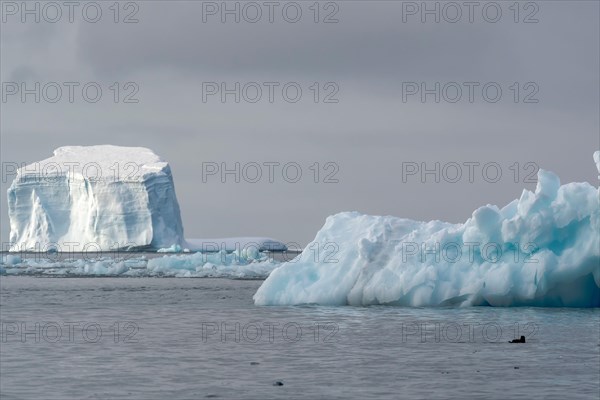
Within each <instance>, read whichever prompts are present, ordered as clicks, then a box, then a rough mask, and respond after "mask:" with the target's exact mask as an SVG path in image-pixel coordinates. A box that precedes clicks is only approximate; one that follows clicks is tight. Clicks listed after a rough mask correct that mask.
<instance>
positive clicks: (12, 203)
mask: <svg viewBox="0 0 600 400" xmlns="http://www.w3.org/2000/svg"><path fill="white" fill-rule="evenodd" d="M8 214H9V221H10V230H11V232H10V242H11V246H12V247H11V250H16V251H21V250H33V251H46V250H48V249H49V248H51V247H52V248H55V249H57V250H59V251H69V250H75V251H82V250H86V251H94V250H95V249H97V250H103V251H104V250H112V249H116V248H161V247H168V246H171V245H173V244H183V243H184V239H183V226H182V223H181V216H180V211H179V204H178V203H177V198H176V196H175V186H174V184H173V177H172V175H171V169H170V167H169V164H168V163H167V162H165V161H163V160H161V159H160V157H158V156H157V155H156V154H154V153H153V152H152V151H151V150H149V149H146V148H142V147H119V146H110V145H103V146H68V147H60V148H58V149H56V150H55V151H54V156H53V157H50V158H48V159H45V160H43V161H40V162H36V163H32V164H29V165H27V166H24V167H21V168H20V169H19V170H18V172H17V176H16V178H15V180H14V181H13V183H12V185H11V186H10V188H9V189H8Z"/></svg>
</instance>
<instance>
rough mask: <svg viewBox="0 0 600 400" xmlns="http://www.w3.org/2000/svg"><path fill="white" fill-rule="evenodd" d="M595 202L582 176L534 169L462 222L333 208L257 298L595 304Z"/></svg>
mask: <svg viewBox="0 0 600 400" xmlns="http://www.w3.org/2000/svg"><path fill="white" fill-rule="evenodd" d="M594 159H595V162H596V164H597V167H598V171H599V172H600V162H599V161H600V153H599V152H596V153H595V154H594ZM599 202H600V192H599V190H598V189H597V188H596V187H594V186H592V185H590V184H589V183H568V184H565V185H562V186H561V185H560V180H559V178H558V177H557V176H556V175H554V174H553V173H551V172H547V171H544V170H540V171H539V172H538V183H537V187H536V190H535V192H531V191H528V190H524V191H523V193H522V195H521V197H520V198H519V199H517V200H514V201H513V202H511V203H510V204H508V205H507V206H505V207H504V208H502V209H499V208H498V207H496V206H492V205H486V206H484V207H481V208H479V209H477V210H475V211H474V212H473V215H472V217H471V218H469V219H468V220H467V221H466V222H465V223H464V224H450V223H445V222H441V221H430V222H419V221H412V220H408V219H402V218H396V217H391V216H385V217H381V216H370V215H362V214H359V213H356V212H345V213H340V214H336V215H333V216H331V217H329V218H327V220H326V222H325V225H324V226H323V228H322V229H321V230H320V231H319V232H318V233H317V235H316V237H315V239H314V241H313V242H312V243H310V244H309V245H308V246H307V247H306V249H305V250H304V252H303V253H302V254H301V255H300V256H299V257H298V258H297V259H295V260H293V261H292V262H288V263H285V264H283V265H282V266H281V267H279V268H277V269H275V270H274V271H273V272H272V273H271V274H270V275H269V277H268V278H267V280H266V281H265V282H264V283H263V284H262V286H261V287H260V288H259V290H258V291H257V293H256V294H255V296H254V300H255V304H257V305H292V304H310V303H316V304H322V305H346V304H348V305H372V304H394V305H403V306H444V305H454V306H456V305H492V306H571V307H590V306H596V307H597V306H600V206H599Z"/></svg>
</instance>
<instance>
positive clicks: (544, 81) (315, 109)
mask: <svg viewBox="0 0 600 400" xmlns="http://www.w3.org/2000/svg"><path fill="white" fill-rule="evenodd" d="M1 3H2V4H1V5H2V18H3V19H2V21H1V22H2V23H1V38H0V45H1V54H0V57H1V60H0V66H1V81H2V83H3V99H2V103H1V116H0V128H1V132H0V133H1V135H0V136H1V138H0V139H1V150H0V155H1V158H2V162H3V165H8V164H7V163H12V162H17V163H23V162H25V163H27V162H32V161H36V160H41V159H44V158H47V157H49V156H50V155H51V154H52V151H53V150H54V149H55V148H56V147H59V146H64V145H91V144H115V145H124V146H144V147H148V148H151V149H153V150H154V151H155V152H156V153H157V154H159V155H160V156H162V157H163V158H164V159H165V160H167V161H169V162H170V164H171V167H172V171H173V174H174V178H175V185H176V191H177V197H178V199H179V204H180V206H181V212H182V219H183V222H184V228H185V234H186V236H187V237H223V236H249V235H259V236H271V237H274V238H277V239H279V240H282V241H285V242H288V241H295V242H299V243H300V244H302V245H304V244H306V243H307V242H309V241H310V240H311V239H312V238H313V237H314V235H315V233H316V232H317V230H318V229H319V228H320V227H321V226H322V225H323V223H324V220H325V218H326V217H327V216H328V215H330V214H333V213H336V212H339V211H354V210H356V211H360V212H364V213H369V214H386V215H387V214H389V215H396V216H401V217H406V218H413V219H419V220H430V219H441V220H448V221H451V222H462V221H465V220H466V219H467V218H468V217H469V216H470V215H471V213H472V211H473V210H474V209H475V208H477V207H478V206H481V205H484V204H487V203H491V204H497V205H499V206H502V205H504V204H506V203H507V202H509V201H510V200H512V199H514V198H516V197H518V196H520V193H521V191H522V190H523V188H528V189H532V188H534V187H535V183H533V182H530V181H525V180H526V179H525V178H526V177H527V175H529V173H530V172H531V171H532V168H531V165H532V164H527V163H535V165H538V166H540V167H541V168H544V169H548V170H551V171H554V172H556V173H557V174H558V175H559V176H560V178H561V180H562V182H563V183H564V182H570V181H588V182H592V183H594V184H596V185H597V182H598V181H597V175H598V173H597V171H596V169H595V167H594V164H593V160H592V153H593V151H594V150H597V149H599V148H600V126H599V108H600V102H599V92H600V91H599V87H600V81H599V71H600V61H599V48H600V43H599V38H600V32H599V21H600V9H599V2H598V1H537V2H520V3H518V6H517V7H515V5H514V3H515V2H514V1H499V2H475V3H472V4H473V5H472V7H473V8H472V9H469V8H468V7H467V6H465V5H464V2H462V1H459V2H456V3H451V4H449V3H448V2H437V3H436V2H434V1H429V2H427V5H428V6H427V7H428V9H433V10H435V9H436V7H437V9H439V10H440V11H439V12H440V14H439V22H436V21H435V18H436V15H434V14H423V15H422V13H421V12H422V11H423V10H421V7H422V4H423V3H422V2H420V1H419V2H415V3H413V2H402V1H351V2H348V1H335V2H320V3H318V7H315V5H314V3H315V2H314V1H308V2H303V1H299V2H296V3H293V4H290V2H275V3H272V4H273V5H272V7H273V8H272V11H273V13H272V18H273V22H270V21H269V18H270V16H269V6H266V5H265V3H264V2H262V1H259V2H257V3H252V4H251V5H247V2H239V5H238V6H237V7H239V10H240V22H239V23H237V22H235V20H234V18H235V15H233V14H231V15H230V14H225V15H224V17H225V18H226V21H225V23H223V22H222V21H221V17H222V16H221V13H220V11H221V10H220V8H221V7H222V4H223V3H222V2H216V3H211V2H201V1H135V2H120V7H119V13H118V15H116V13H115V11H116V10H115V8H114V6H113V4H114V1H108V2H101V1H99V2H97V4H98V6H99V8H100V9H101V10H102V15H101V17H100V18H99V21H98V22H95V23H92V22H88V21H87V20H89V21H92V20H94V19H95V18H96V16H95V15H96V14H95V12H96V8H97V7H96V6H95V5H91V6H90V5H89V4H88V3H89V2H76V6H74V8H73V22H70V21H69V15H68V14H69V9H68V8H67V7H65V6H61V7H62V10H61V12H62V16H61V17H60V18H59V17H58V16H57V14H56V10H55V8H56V7H54V5H50V6H48V5H47V4H46V3H44V2H39V3H38V4H39V6H38V7H39V9H40V21H39V22H36V21H35V20H34V18H35V15H30V14H26V13H24V11H23V10H22V9H21V7H22V6H21V2H6V1H3V2H1ZM35 3H37V2H29V3H28V4H29V5H30V7H31V8H32V9H33V8H34V7H35ZM62 3H63V2H62V1H61V2H58V3H54V4H59V5H61V4H62ZM227 4H228V7H230V8H231V9H235V7H236V2H227ZM255 5H258V6H259V8H260V10H261V12H262V15H261V17H260V18H258V17H257V14H256V11H257V7H256V6H255ZM456 5H458V8H457V7H456ZM53 7H54V8H53ZM111 7H112V8H111ZM317 8H318V11H319V12H318V14H317V13H316V9H317ZM84 9H85V12H84ZM298 9H299V10H301V12H302V15H301V17H299V20H298V21H297V22H294V23H292V22H291V21H293V20H294V19H297V17H296V12H297V11H298ZM458 9H460V12H461V15H459V14H457V10H458ZM284 10H285V11H284ZM498 10H500V12H501V15H499V14H496V12H497V11H498ZM470 11H471V13H470ZM213 13H215V14H213ZM497 15H498V16H497ZM23 18H24V19H25V22H23ZM115 18H116V20H117V21H118V22H116V23H115ZM422 18H425V22H424V23H423V22H422ZM86 19H87V20H86ZM125 19H128V20H134V19H137V21H138V22H134V23H125V22H124V20H125ZM252 19H258V20H257V21H256V22H250V20H252ZM325 19H327V20H328V21H329V23H325V21H324V20H325ZM470 19H472V22H471V21H470ZM52 20H56V22H51V21H52ZM315 20H316V21H317V22H315ZM334 20H337V22H333V21H334ZM453 20H454V21H455V22H451V21H453ZM495 20H497V22H493V21H495ZM516 21H517V22H516ZM536 21H537V22H536ZM35 82H40V87H41V88H43V87H44V85H47V84H48V83H49V82H56V83H58V84H59V85H61V86H63V89H64V90H63V94H62V97H61V98H60V99H59V100H58V101H56V102H55V103H51V102H50V101H49V100H50V99H51V98H53V97H54V96H55V94H54V92H53V91H52V90H53V89H52V87H50V86H47V89H48V91H47V92H46V93H43V90H42V89H40V95H41V99H40V102H39V103H36V102H35V101H34V95H27V96H26V97H25V102H23V101H22V99H21V94H20V93H16V94H14V95H12V94H9V92H10V90H9V89H10V88H11V87H12V86H7V85H10V83H17V84H18V85H20V84H21V83H25V84H26V85H28V86H27V87H28V88H34V85H35ZM64 82H77V83H79V86H78V87H76V88H75V89H74V98H73V102H72V103H71V102H69V99H68V91H67V89H66V86H64ZM89 82H96V83H97V85H99V86H100V87H101V89H102V97H101V98H100V100H99V101H98V102H96V103H91V102H89V101H86V100H85V99H84V98H83V96H82V90H81V88H82V87H83V86H84V85H85V84H86V83H89ZM115 82H117V85H118V87H119V93H118V102H116V103H115V102H114V98H113V96H114V95H115V89H114V88H115V87H114V86H112V85H113V84H114V83H115ZM128 82H133V85H129V86H126V84H127V83H128ZM207 82H208V83H209V84H208V86H207V84H206V83H207ZM210 82H215V83H216V84H217V87H218V85H220V84H221V83H225V84H226V86H227V87H229V88H233V87H234V84H235V82H240V87H241V88H242V87H244V85H245V84H247V83H249V82H257V83H258V85H259V86H261V87H262V97H261V98H260V99H259V100H258V101H256V102H255V103H252V102H250V100H252V99H254V98H255V97H256V91H255V88H256V86H255V85H249V86H248V85H246V89H247V90H246V91H245V92H244V91H243V90H240V93H239V94H240V102H239V103H236V102H235V101H234V96H235V95H234V94H229V95H227V96H226V97H225V102H222V101H221V97H220V94H219V93H217V94H215V95H208V94H207V92H206V90H207V89H208V88H213V89H214V87H215V86H210V85H211V84H210ZM264 82H276V83H277V84H278V86H273V87H274V92H273V93H274V97H273V102H270V101H269V99H268V97H269V96H268V94H269V93H268V87H267V86H265V85H264ZM315 82H316V83H317V86H314V83H315ZM413 82H414V83H413ZM452 82H455V83H452ZM465 82H474V83H473V84H471V87H472V88H473V92H472V95H473V98H472V99H469V90H468V87H469V86H465V84H464V83H465ZM286 83H287V84H288V89H289V87H291V89H290V90H289V91H288V92H287V95H288V97H287V98H285V97H284V93H282V87H283V86H284V85H286ZM289 83H292V84H291V85H290V84H289ZM436 83H439V85H440V86H439V87H440V90H439V92H438V94H439V96H440V101H439V103H438V102H436V101H435V96H436V94H435V93H430V94H427V95H426V96H425V98H424V101H423V99H422V97H421V93H419V92H418V93H414V91H415V88H417V89H418V90H419V91H420V90H421V84H425V87H426V88H428V89H433V92H435V90H434V89H435V87H436ZM449 83H450V84H449ZM457 86H458V87H460V88H462V97H461V98H460V99H458V100H457V101H456V102H452V101H455V100H456V99H457V94H458V92H457V91H456V87H457ZM111 87H112V88H113V89H111ZM297 87H300V88H301V90H302V96H301V97H300V98H299V100H298V101H297V102H291V100H292V99H293V97H295V93H294V90H295V88H297ZM317 87H318V88H319V91H318V93H317V91H316V88H317ZM483 87H486V92H484V90H483ZM498 87H499V88H500V89H501V90H502V95H501V96H500V97H498V96H497V95H496V94H495V92H494V91H495V90H496V88H498ZM136 88H137V89H139V91H137V93H135V94H133V95H132V97H131V98H132V99H137V100H139V101H138V102H137V103H126V102H124V99H125V96H126V95H128V94H132V93H133V91H134V90H135V89H136ZM203 94H204V95H205V97H206V99H205V100H206V101H204V99H203ZM315 96H316V99H317V102H315ZM495 99H497V100H498V101H496V102H492V101H494V100H495ZM325 100H328V101H330V100H337V102H326V101H325ZM470 100H472V101H470ZM236 162H239V163H240V165H241V166H242V167H243V166H244V165H254V164H247V163H253V162H254V163H258V164H260V165H263V177H262V179H260V180H259V181H258V182H257V183H251V182H248V181H245V179H244V177H243V176H241V180H240V182H239V183H236V182H235V179H234V177H233V176H232V175H228V176H226V178H227V179H226V181H225V183H222V182H221V178H220V177H219V176H217V175H214V176H208V177H207V178H206V179H205V182H204V181H203V178H202V172H203V169H204V170H205V171H206V165H207V164H206V163H217V164H218V165H220V164H221V163H225V164H226V165H227V166H228V167H230V168H233V166H234V164H235V163H236ZM265 162H266V163H269V162H279V163H280V164H281V165H280V166H278V167H274V172H275V175H274V176H273V180H274V181H273V182H269V180H268V177H267V173H268V167H266V166H264V163H265ZM436 162H440V163H441V164H440V168H443V167H444V166H446V167H447V168H446V169H445V171H446V172H447V174H446V178H447V179H444V176H443V175H442V176H440V182H439V183H436V182H435V180H434V176H433V175H427V176H426V178H427V179H426V182H425V183H422V182H421V178H420V175H419V174H418V173H417V174H416V175H409V176H406V177H405V178H406V179H403V176H402V175H403V171H404V172H407V171H408V169H407V168H409V167H408V165H409V164H407V163H416V164H410V165H411V166H414V165H418V166H419V168H420V167H421V163H426V165H427V166H429V167H430V168H433V167H434V164H435V163H436ZM469 162H479V163H480V165H479V166H475V167H474V176H473V180H474V181H473V182H472V183H471V182H469V179H468V176H467V174H468V172H469V170H468V167H467V166H465V164H464V163H469ZM494 162H495V163H498V164H497V165H499V166H500V168H501V172H502V177H501V178H500V179H499V180H498V181H497V182H492V181H493V180H494V175H495V172H494V169H493V168H492V169H488V175H486V176H484V175H483V170H482V166H483V165H485V164H487V163H494ZM286 163H297V165H299V166H300V168H301V170H302V177H301V178H300V180H299V181H298V182H296V183H290V182H288V181H287V180H293V178H294V175H295V174H293V173H291V172H293V170H290V169H288V172H289V173H290V174H289V175H287V176H286V177H285V178H287V180H286V179H285V178H284V177H283V176H282V168H281V166H282V165H284V164H286ZM315 163H319V164H318V169H319V170H320V174H319V176H318V177H317V179H316V180H317V181H318V182H317V183H315V182H314V180H315V169H316V168H315ZM327 163H335V164H327ZM448 163H458V165H461V166H462V173H463V176H462V178H461V179H459V180H458V182H456V183H452V182H451V180H452V179H453V178H454V175H455V173H454V170H453V169H452V168H454V167H453V166H455V165H456V164H448ZM515 163H518V164H516V165H518V168H517V167H515ZM494 165H496V164H494ZM511 166H512V167H511ZM515 169H518V170H520V174H519V176H518V177H517V179H515V176H514V174H515ZM5 172H6V171H4V170H3V180H2V184H1V190H2V192H3V193H6V190H7V189H8V186H9V185H10V180H11V179H12V176H7V174H6V173H5ZM247 172H248V174H250V173H251V172H252V174H250V175H252V176H254V173H253V171H251V170H250V169H247ZM440 172H442V171H440ZM328 174H333V176H330V178H331V179H337V181H338V182H337V183H335V182H329V183H328V182H325V181H326V180H327V179H326V177H327V175H328ZM331 179H329V180H331ZM7 180H8V181H7ZM515 180H517V182H515ZM5 181H7V182H5ZM6 205H7V203H6V195H3V196H2V197H1V202H0V206H1V213H0V237H1V240H2V242H6V241H7V240H8V232H9V227H8V219H7V216H8V214H7V207H6Z"/></svg>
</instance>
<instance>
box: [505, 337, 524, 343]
mask: <svg viewBox="0 0 600 400" xmlns="http://www.w3.org/2000/svg"><path fill="white" fill-rule="evenodd" d="M508 343H525V336H521V338H520V339H513V340H511V341H510V342H508Z"/></svg>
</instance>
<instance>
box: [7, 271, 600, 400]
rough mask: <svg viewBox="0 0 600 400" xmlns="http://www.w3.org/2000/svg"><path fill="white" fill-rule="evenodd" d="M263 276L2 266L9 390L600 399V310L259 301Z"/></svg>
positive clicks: (93, 394) (69, 394) (129, 395)
mask: <svg viewBox="0 0 600 400" xmlns="http://www.w3.org/2000/svg"><path fill="white" fill-rule="evenodd" d="M261 282H262V281H257V280H232V279H177V278H46V277H24V276H20V277H11V276H2V277H0V326H1V327H2V332H1V337H0V397H1V398H2V399H3V400H8V399H39V398H44V399H60V400H65V399H145V400H146V399H201V398H224V399H238V398H239V399H271V398H291V399H300V398H302V399H308V398H311V399H312V398H327V399H336V398H339V399H347V398H356V399H381V398H390V399H397V398H409V399H411V398H427V399H436V398H439V399H448V398H457V399H458V398H461V399H462V398H487V399H492V398H497V399H508V398H515V399H516V398H519V399H524V398H546V399H561V400H562V399H567V398H568V399H598V395H599V393H600V325H599V323H600V310H597V309H543V308H461V309H458V308H400V307H364V308H358V307H319V306H298V307H256V306H254V304H253V302H252V295H253V294H254V292H255V291H256V289H257V288H258V287H259V286H260V284H261ZM520 335H525V336H526V337H527V343H525V344H509V343H508V341H509V340H511V339H513V338H514V337H515V336H520Z"/></svg>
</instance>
